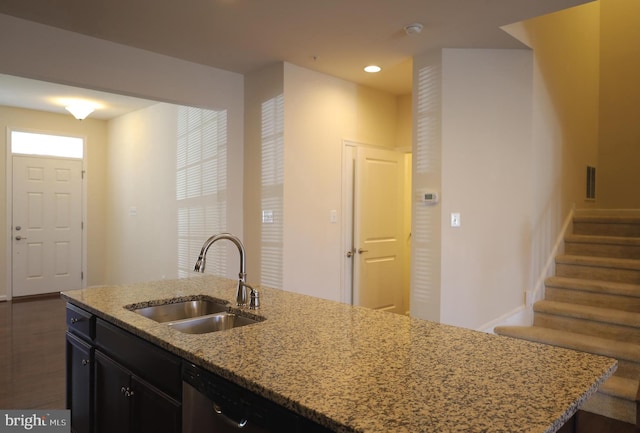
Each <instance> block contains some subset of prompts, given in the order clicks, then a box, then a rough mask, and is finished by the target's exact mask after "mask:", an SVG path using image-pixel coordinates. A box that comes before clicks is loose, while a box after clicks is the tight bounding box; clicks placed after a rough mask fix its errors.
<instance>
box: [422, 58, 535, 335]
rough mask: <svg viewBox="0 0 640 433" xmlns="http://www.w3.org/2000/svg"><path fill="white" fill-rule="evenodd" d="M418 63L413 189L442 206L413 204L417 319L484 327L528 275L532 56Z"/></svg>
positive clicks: (507, 307) (519, 293) (514, 297)
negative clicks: (456, 223)
mask: <svg viewBox="0 0 640 433" xmlns="http://www.w3.org/2000/svg"><path fill="white" fill-rule="evenodd" d="M414 66H415V68H416V74H415V76H416V77H417V78H418V79H417V81H416V82H415V84H414V95H416V96H415V98H416V101H415V102H414V105H415V111H414V112H415V113H416V120H415V122H414V123H416V128H414V129H415V131H416V132H415V133H416V134H417V138H416V143H415V145H414V155H413V160H414V178H413V184H414V187H413V188H414V191H423V190H428V191H435V192H439V193H440V203H439V204H437V205H432V206H427V205H424V204H422V203H420V202H415V203H414V222H413V229H412V242H413V251H412V267H413V269H412V298H411V314H412V315H413V316H417V317H422V318H425V319H429V320H435V321H440V322H443V323H448V324H453V325H458V326H464V327H468V328H479V327H482V326H483V325H484V324H486V323H487V322H490V321H491V320H493V319H495V318H496V317H499V316H501V315H503V314H505V313H507V312H510V311H512V310H514V309H516V308H518V307H519V306H520V305H521V304H522V301H523V291H524V289H525V288H526V287H527V283H528V278H529V273H528V259H529V250H528V245H529V244H528V240H529V230H530V214H531V176H532V170H533V167H532V166H531V164H530V159H531V152H532V150H531V145H532V143H531V115H532V112H531V91H532V56H531V53H530V52H528V51H526V50H479V49H477V50H464V49H447V50H442V52H440V53H431V54H428V55H425V56H423V57H422V58H418V59H416V61H415V62H414ZM452 212H459V213H460V216H461V227H459V228H452V227H450V224H449V217H450V214H451V213H452Z"/></svg>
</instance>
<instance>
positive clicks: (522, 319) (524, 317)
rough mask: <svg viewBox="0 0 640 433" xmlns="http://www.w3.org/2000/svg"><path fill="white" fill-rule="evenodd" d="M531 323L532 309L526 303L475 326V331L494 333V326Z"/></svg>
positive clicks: (527, 324)
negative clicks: (477, 326)
mask: <svg viewBox="0 0 640 433" xmlns="http://www.w3.org/2000/svg"><path fill="white" fill-rule="evenodd" d="M532 324H533V310H532V309H531V308H527V305H521V306H519V307H518V308H515V309H514V310H511V311H510V312H508V313H506V314H503V315H502V316H500V317H498V318H497V319H494V320H492V321H490V322H487V323H485V324H484V325H482V326H480V327H479V328H477V331H481V332H486V333H488V334H494V332H493V329H494V328H495V327H496V326H531V325H532Z"/></svg>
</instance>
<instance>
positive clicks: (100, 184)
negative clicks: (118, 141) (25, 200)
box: [0, 106, 107, 296]
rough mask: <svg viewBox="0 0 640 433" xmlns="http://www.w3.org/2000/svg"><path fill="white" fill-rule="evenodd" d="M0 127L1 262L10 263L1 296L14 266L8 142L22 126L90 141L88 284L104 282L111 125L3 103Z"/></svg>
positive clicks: (1, 271) (2, 275)
mask: <svg viewBox="0 0 640 433" xmlns="http://www.w3.org/2000/svg"><path fill="white" fill-rule="evenodd" d="M0 129H2V131H4V132H5V133H3V134H2V135H1V136H0V143H2V146H1V148H2V152H0V166H1V167H2V173H3V174H2V177H1V178H0V182H1V183H2V187H0V206H1V209H0V221H2V227H5V230H4V231H3V232H2V234H1V235H0V259H1V261H0V263H3V264H6V266H2V267H0V281H2V284H3V287H4V288H3V289H2V290H0V296H2V295H4V294H5V293H7V291H8V290H9V289H10V285H9V282H8V281H7V278H8V275H7V266H10V263H11V260H10V259H11V258H10V257H7V254H8V252H9V251H10V250H9V251H8V250H7V248H10V246H11V245H9V244H8V241H9V239H8V238H7V235H8V234H10V233H12V230H11V221H10V220H8V221H7V207H6V205H7V203H6V200H7V196H6V163H7V161H6V157H7V152H6V149H7V145H8V140H7V138H8V132H9V130H10V129H20V130H26V131H32V132H43V133H50V134H60V135H65V134H68V135H73V136H81V137H84V138H85V140H86V150H87V153H86V155H85V161H84V167H85V170H86V171H87V173H86V182H85V188H86V197H87V199H88V200H87V203H86V220H85V221H86V225H85V227H86V231H85V236H86V238H87V252H86V257H87V273H86V276H85V277H86V278H85V280H86V284H87V285H89V286H90V285H93V284H100V283H102V282H103V281H104V278H105V267H104V263H105V254H104V244H105V234H106V232H105V227H106V222H107V221H106V217H105V216H106V209H105V200H104V198H105V193H106V176H105V159H106V152H107V124H106V122H105V121H102V120H96V119H91V118H88V119H86V120H83V121H82V122H80V121H78V120H76V119H74V118H73V117H72V116H71V115H66V114H52V113H45V112H41V111H34V110H25V109H20V108H12V107H2V106H0ZM5 282H6V283H5Z"/></svg>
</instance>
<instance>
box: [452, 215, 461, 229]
mask: <svg viewBox="0 0 640 433" xmlns="http://www.w3.org/2000/svg"><path fill="white" fill-rule="evenodd" d="M451 227H460V213H458V212H452V213H451Z"/></svg>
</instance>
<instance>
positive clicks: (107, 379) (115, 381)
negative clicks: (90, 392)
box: [95, 351, 131, 433]
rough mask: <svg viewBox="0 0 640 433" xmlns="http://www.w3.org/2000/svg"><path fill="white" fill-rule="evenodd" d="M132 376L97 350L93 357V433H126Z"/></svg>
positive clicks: (129, 412) (128, 427)
mask: <svg viewBox="0 0 640 433" xmlns="http://www.w3.org/2000/svg"><path fill="white" fill-rule="evenodd" d="M130 378H131V375H130V373H129V371H128V370H126V369H125V368H124V367H122V366H121V365H120V364H118V363H117V362H115V361H113V360H112V359H111V358H109V357H108V356H106V355H105V354H103V353H101V352H100V351H96V354H95V387H96V397H95V408H96V416H95V420H96V433H110V432H120V433H129V432H130V431H131V429H130V425H131V422H130V419H131V411H130V410H129V407H130V406H131V402H130V400H129V398H130V396H129V394H127V393H128V392H130V390H131V384H130Z"/></svg>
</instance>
